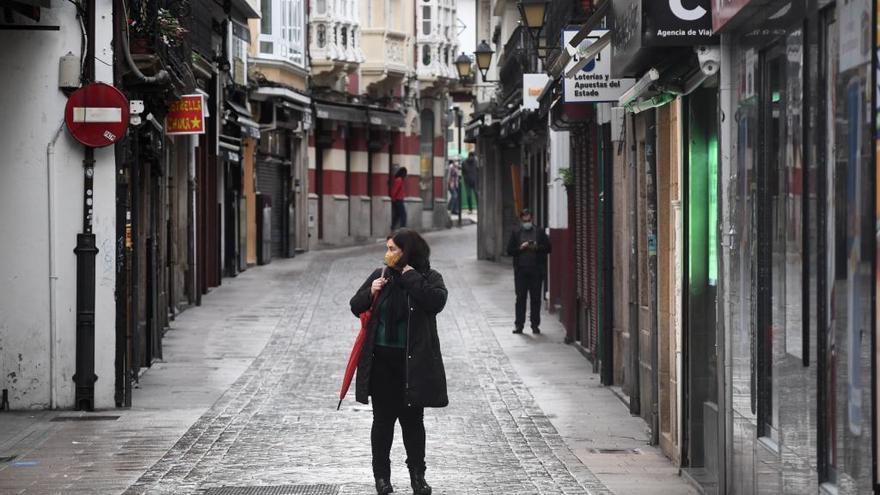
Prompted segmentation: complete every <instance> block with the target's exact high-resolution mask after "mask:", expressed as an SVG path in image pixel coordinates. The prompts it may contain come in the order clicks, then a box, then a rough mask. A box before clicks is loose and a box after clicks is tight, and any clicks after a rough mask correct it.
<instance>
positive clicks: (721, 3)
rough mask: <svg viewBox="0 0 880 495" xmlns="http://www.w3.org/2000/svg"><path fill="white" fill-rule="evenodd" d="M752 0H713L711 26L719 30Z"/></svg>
mask: <svg viewBox="0 0 880 495" xmlns="http://www.w3.org/2000/svg"><path fill="white" fill-rule="evenodd" d="M751 1H752V0H713V5H712V28H713V29H714V30H715V31H716V32H717V31H720V30H721V28H723V27H724V26H725V25H726V24H727V23H728V22H730V20H731V19H733V18H734V17H736V15H737V14H738V13H739V12H740V11H741V10H742V9H743V8H745V7H746V6H747V5H748V4H749V3H751Z"/></svg>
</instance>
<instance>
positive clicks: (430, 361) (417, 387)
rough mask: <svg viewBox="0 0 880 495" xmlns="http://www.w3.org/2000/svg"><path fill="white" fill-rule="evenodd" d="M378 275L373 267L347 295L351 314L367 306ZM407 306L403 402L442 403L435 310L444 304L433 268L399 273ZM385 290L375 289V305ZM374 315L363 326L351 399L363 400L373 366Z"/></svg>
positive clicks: (443, 289) (415, 404) (443, 380)
mask: <svg viewBox="0 0 880 495" xmlns="http://www.w3.org/2000/svg"><path fill="white" fill-rule="evenodd" d="M381 275H382V269H377V270H376V271H374V272H373V273H372V274H371V275H370V276H369V277H367V280H366V281H365V282H364V284H363V285H361V287H360V289H358V291H357V293H355V295H354V297H352V298H351V302H350V305H351V312H352V313H354V314H355V316H357V315H360V314H361V313H363V312H364V311H366V310H368V309H370V304H371V303H372V298H371V296H370V286H371V285H372V284H373V281H374V280H376V279H377V278H379V277H380V276H381ZM400 283H401V284H402V286H403V288H404V290H405V291H406V294H407V302H408V306H409V308H410V311H409V318H408V319H407V326H406V348H407V349H406V351H407V352H406V403H407V405H410V406H413V407H446V406H447V405H448V404H449V396H448V395H447V392H446V371H445V369H444V367H443V356H442V355H441V353H440V339H439V338H438V337H437V313H439V312H440V311H442V310H443V307H444V306H445V305H446V286H445V285H444V284H443V277H442V276H440V273H438V272H437V271H435V270H428V271H427V272H426V273H424V274H422V273H419V272H417V271H416V270H410V271H408V272H406V273H404V274H402V275H401V276H400ZM388 292H389V291H388V290H383V291H382V292H380V293H379V300H378V301H377V303H376V306H377V307H378V306H379V304H380V303H381V302H382V299H383V298H384V297H387V296H388ZM377 321H378V316H377V314H376V313H373V314H372V316H371V317H370V322H369V324H368V326H367V336H366V338H365V339H364V347H363V349H362V350H361V359H360V362H359V363H358V369H357V378H356V380H355V399H356V400H357V401H358V402H361V403H363V404H367V403H368V400H367V398H368V397H369V395H370V371H371V370H372V368H373V347H374V345H375V342H376V323H377Z"/></svg>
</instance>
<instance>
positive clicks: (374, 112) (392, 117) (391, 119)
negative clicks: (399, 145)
mask: <svg viewBox="0 0 880 495" xmlns="http://www.w3.org/2000/svg"><path fill="white" fill-rule="evenodd" d="M367 122H369V123H370V124H371V125H377V126H381V127H388V128H390V129H403V128H405V127H406V116H404V115H403V114H402V113H400V112H395V111H392V110H384V109H379V108H367Z"/></svg>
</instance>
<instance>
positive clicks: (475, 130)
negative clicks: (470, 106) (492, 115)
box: [464, 116, 485, 143]
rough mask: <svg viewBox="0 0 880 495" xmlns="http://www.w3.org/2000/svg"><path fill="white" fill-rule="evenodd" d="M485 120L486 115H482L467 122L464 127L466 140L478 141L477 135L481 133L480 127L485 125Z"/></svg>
mask: <svg viewBox="0 0 880 495" xmlns="http://www.w3.org/2000/svg"><path fill="white" fill-rule="evenodd" d="M484 120H485V117H484V116H480V117H477V118H475V119H473V120H471V121H470V122H468V123H467V125H466V126H465V127H464V142H466V143H476V142H477V136H479V135H480V129H481V128H482V127H483V122H484Z"/></svg>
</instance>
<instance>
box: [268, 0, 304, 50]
mask: <svg viewBox="0 0 880 495" xmlns="http://www.w3.org/2000/svg"><path fill="white" fill-rule="evenodd" d="M304 4H305V0H262V1H261V8H262V12H261V16H262V17H261V19H260V55H268V56H270V57H277V58H280V59H284V60H287V61H289V62H292V63H294V64H296V65H299V66H305V25H304V24H305V5H304Z"/></svg>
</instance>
